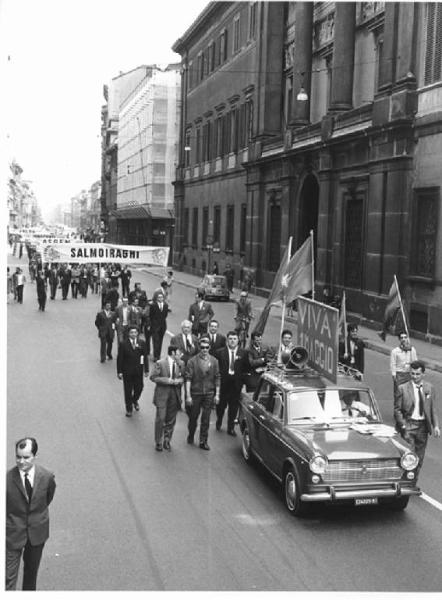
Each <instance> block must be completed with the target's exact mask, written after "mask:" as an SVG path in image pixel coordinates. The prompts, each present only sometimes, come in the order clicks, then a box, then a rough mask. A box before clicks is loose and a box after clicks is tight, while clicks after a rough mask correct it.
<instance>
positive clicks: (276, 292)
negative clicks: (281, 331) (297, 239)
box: [253, 238, 291, 335]
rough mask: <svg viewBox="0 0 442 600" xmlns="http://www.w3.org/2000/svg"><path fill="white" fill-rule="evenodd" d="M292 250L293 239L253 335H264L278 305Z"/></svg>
mask: <svg viewBox="0 0 442 600" xmlns="http://www.w3.org/2000/svg"><path fill="white" fill-rule="evenodd" d="M290 249H291V238H290V240H289V243H288V244H287V247H286V249H285V252H284V256H283V257H282V260H281V264H280V265H279V269H278V271H277V273H276V275H275V279H274V280H273V286H272V289H271V291H270V294H269V297H268V298H267V302H266V304H265V306H264V308H263V309H262V311H261V314H260V315H259V318H258V321H257V322H256V325H255V327H254V329H253V333H260V334H261V335H262V333H263V331H264V328H265V326H266V323H267V319H268V317H269V314H270V309H271V307H272V305H274V304H276V303H277V302H278V301H279V300H280V298H281V280H282V277H283V275H284V273H285V271H286V269H287V264H288V260H289V252H290Z"/></svg>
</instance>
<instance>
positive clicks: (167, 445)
mask: <svg viewBox="0 0 442 600" xmlns="http://www.w3.org/2000/svg"><path fill="white" fill-rule="evenodd" d="M163 448H164V450H169V452H170V451H171V449H172V448H171V447H170V442H169V440H164V442H163Z"/></svg>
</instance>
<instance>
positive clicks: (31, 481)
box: [5, 438, 55, 590]
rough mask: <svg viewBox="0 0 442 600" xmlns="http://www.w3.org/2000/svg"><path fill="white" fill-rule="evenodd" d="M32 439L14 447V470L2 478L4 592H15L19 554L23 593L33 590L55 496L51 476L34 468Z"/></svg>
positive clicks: (47, 534) (43, 469) (45, 470)
mask: <svg viewBox="0 0 442 600" xmlns="http://www.w3.org/2000/svg"><path fill="white" fill-rule="evenodd" d="M37 450H38V445H37V441H36V440H35V438H23V439H21V440H19V441H18V442H17V443H16V445H15V460H16V466H15V467H14V468H12V469H11V470H10V471H8V473H7V477H6V566H5V575H6V590H15V587H16V584H17V576H18V570H19V565H20V557H21V555H22V552H23V586H22V589H23V590H36V589H37V573H38V567H39V566H40V560H41V556H42V553H43V547H44V545H45V542H46V540H47V539H48V537H49V511H48V506H49V505H50V503H51V502H52V498H53V497H54V493H55V478H54V474H53V473H51V472H50V471H48V470H47V469H45V468H44V467H41V466H40V465H37V464H35V456H36V454H37Z"/></svg>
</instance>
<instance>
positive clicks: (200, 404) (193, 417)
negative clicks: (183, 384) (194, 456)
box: [188, 394, 213, 444]
mask: <svg viewBox="0 0 442 600" xmlns="http://www.w3.org/2000/svg"><path fill="white" fill-rule="evenodd" d="M212 402H213V394H205V395H204V394H199V395H194V396H192V406H191V407H190V414H189V424H188V430H189V437H191V438H193V436H194V435H195V431H196V427H197V424H198V417H199V416H200V413H201V422H200V444H201V443H204V442H207V438H208V437H209V424H210V411H211V410H212Z"/></svg>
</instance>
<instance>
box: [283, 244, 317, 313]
mask: <svg viewBox="0 0 442 600" xmlns="http://www.w3.org/2000/svg"><path fill="white" fill-rule="evenodd" d="M312 264H313V245H312V238H311V236H309V237H308V238H307V239H306V240H305V242H304V243H303V244H302V246H301V247H300V248H298V250H296V252H295V254H294V255H293V256H292V258H291V259H290V262H289V264H288V266H287V270H286V272H285V273H284V275H283V277H282V279H281V287H282V297H283V301H284V303H285V304H289V303H290V302H293V300H294V299H295V298H296V297H297V296H302V294H306V293H307V292H310V291H311V290H312V289H313V280H312Z"/></svg>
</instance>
